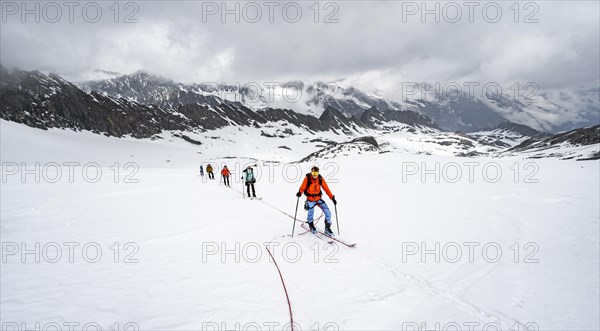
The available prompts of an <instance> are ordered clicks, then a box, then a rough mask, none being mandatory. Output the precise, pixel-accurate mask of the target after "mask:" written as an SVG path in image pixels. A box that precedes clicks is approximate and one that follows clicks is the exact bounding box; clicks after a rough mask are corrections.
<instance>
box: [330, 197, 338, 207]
mask: <svg viewBox="0 0 600 331" xmlns="http://www.w3.org/2000/svg"><path fill="white" fill-rule="evenodd" d="M331 201H333V204H334V205H337V200H336V199H335V195H334V196H332V197H331Z"/></svg>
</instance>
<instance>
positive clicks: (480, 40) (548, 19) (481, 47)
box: [0, 0, 600, 91]
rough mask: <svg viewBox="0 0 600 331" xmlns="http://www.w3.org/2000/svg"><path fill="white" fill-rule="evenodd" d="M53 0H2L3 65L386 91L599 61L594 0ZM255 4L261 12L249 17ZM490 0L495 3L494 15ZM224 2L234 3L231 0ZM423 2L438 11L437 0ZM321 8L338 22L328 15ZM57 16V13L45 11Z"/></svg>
mask: <svg viewBox="0 0 600 331" xmlns="http://www.w3.org/2000/svg"><path fill="white" fill-rule="evenodd" d="M57 3H58V4H59V6H60V8H61V11H62V16H61V17H60V18H59V19H56V18H55V17H56V8H55V7H54V5H51V6H48V5H47V6H46V7H44V5H45V4H46V3H41V4H40V12H41V17H40V23H36V22H35V16H34V14H27V15H26V16H25V22H24V23H23V22H22V21H23V17H22V15H21V14H22V9H23V8H20V7H18V6H20V5H21V1H19V2H11V1H4V0H3V1H2V23H1V24H2V25H1V29H0V30H1V31H0V36H1V62H2V64H3V65H4V66H8V67H12V66H18V67H21V68H23V69H40V70H43V71H52V72H56V73H59V74H63V75H65V76H68V77H70V78H71V79H75V80H82V79H85V78H88V77H91V76H90V73H91V72H93V71H94V70H95V69H101V70H107V71H115V72H119V73H132V72H134V71H137V70H146V71H149V72H152V73H156V74H160V75H163V76H165V77H168V78H171V79H174V80H177V81H182V82H213V81H216V82H249V81H257V82H261V81H287V80H295V79H301V80H309V81H314V80H331V79H342V78H343V79H346V81H347V82H351V83H353V84H355V85H357V86H358V87H363V88H365V87H368V88H372V89H381V90H383V91H385V90H386V89H392V88H393V87H394V86H396V84H397V83H398V82H399V81H410V82H438V81H439V82H448V81H477V82H491V81H494V82H500V83H507V82H514V81H519V82H528V81H532V82H535V83H537V84H538V85H539V86H540V87H541V88H542V89H543V88H561V87H573V86H590V85H591V86H593V85H597V84H598V79H599V73H600V69H599V60H598V59H599V58H600V52H599V40H600V36H599V30H600V28H599V22H600V18H599V5H598V3H599V2H598V1H582V2H574V1H545V2H535V3H533V4H530V5H527V6H526V5H525V3H524V2H521V3H519V5H518V6H514V2H513V1H509V2H495V3H493V4H487V2H479V3H478V5H477V6H474V7H471V8H472V10H473V11H472V15H470V9H471V8H470V7H468V6H467V5H465V2H455V3H453V4H451V5H449V4H448V3H447V2H438V3H437V4H438V5H439V8H440V10H439V11H438V13H439V14H440V23H436V22H435V16H434V14H429V15H427V16H426V17H425V21H424V22H423V20H422V17H421V13H422V11H423V10H424V9H425V8H421V7H420V6H421V5H420V4H421V2H420V1H419V2H414V3H410V2H406V1H405V2H400V1H385V2H383V1H381V2H369V1H346V2H344V1H330V2H329V4H327V3H328V2H320V3H318V4H317V5H315V2H314V1H309V2H295V3H294V4H290V5H287V7H286V9H287V11H286V12H287V15H286V16H284V13H283V12H284V10H283V6H284V5H285V4H286V2H277V1H271V3H275V5H266V4H265V3H262V2H258V3H254V4H251V5H247V2H239V4H240V10H239V13H240V22H239V23H237V22H235V17H234V15H233V14H230V15H227V16H226V17H225V19H226V20H225V22H222V17H221V9H222V8H219V6H220V5H221V3H222V2H221V1H217V2H200V1H197V2H194V1H168V2H166V1H165V2H161V1H144V2H142V1H139V2H134V3H132V4H130V5H129V6H128V7H126V6H125V3H121V6H120V8H119V12H118V15H116V11H115V9H116V8H115V7H112V8H111V6H112V5H113V3H114V2H113V1H107V2H97V3H96V4H97V5H98V6H99V7H100V8H101V9H102V16H101V17H99V19H98V21H97V22H96V23H89V22H86V21H85V20H84V16H83V13H82V12H83V6H84V4H85V2H82V3H81V4H80V5H79V6H77V7H73V15H72V19H73V20H74V22H73V23H71V22H69V16H70V15H69V7H67V6H65V5H64V3H63V2H57ZM15 4H16V6H17V7H15ZM255 4H258V7H259V8H261V11H262V16H261V17H260V18H259V19H258V22H256V23H251V22H249V21H248V20H251V19H253V18H254V17H255V16H256V7H257V6H256V5H255ZM486 4H487V5H486ZM496 4H499V7H500V8H501V10H502V13H501V16H499V17H498V16H497V14H496V11H497V7H498V6H497V5H496ZM244 5H245V6H246V7H244ZM215 6H216V7H215ZM227 6H228V8H230V9H231V8H235V7H234V6H235V2H228V3H227ZM270 6H272V7H270ZM311 6H313V7H312V9H311ZM415 6H416V7H415ZM427 6H428V7H429V9H434V11H435V6H436V3H435V2H428V3H427ZM511 6H512V7H511ZM297 7H299V8H301V9H302V16H301V17H300V18H299V21H298V22H296V23H292V22H288V21H292V20H294V19H295V16H296V10H297ZM317 7H319V13H318V16H317V17H316V19H317V21H318V22H317V23H315V15H316V10H315V9H316V8H317ZM484 7H485V8H486V11H484V9H483V8H484ZM517 7H519V9H518V15H517ZM86 8H87V16H86V18H87V19H88V20H94V18H95V16H96V13H95V11H96V5H88V6H87V7H86ZM244 8H246V10H244ZM270 8H273V15H272V19H273V21H274V22H270V19H269V16H270V15H269V10H270ZM457 8H460V10H461V11H462V16H460V17H457ZM29 9H35V7H34V4H31V3H30V4H29ZM134 11H136V12H135V13H134V14H133V16H131V17H130V19H136V20H137V21H138V22H137V23H123V21H125V20H126V18H127V15H128V14H130V13H132V12H134ZM215 11H216V13H215V14H212V15H211V13H213V12H215ZM244 14H246V15H244ZM115 16H116V18H117V20H118V21H119V23H115V22H114V20H115ZM469 16H471V17H469ZM327 18H329V20H337V21H338V22H337V23H336V22H331V23H325V20H326V19H327ZM470 19H472V20H473V21H474V22H473V23H471V22H470ZM515 19H516V20H518V23H515ZM53 20H57V21H58V22H57V23H50V22H49V21H53ZM494 20H497V22H495V23H493V22H491V21H494ZM535 20H537V21H538V22H537V23H535ZM451 21H457V22H456V23H452V22H451ZM488 21H490V22H488ZM525 21H529V22H530V23H526V22H525Z"/></svg>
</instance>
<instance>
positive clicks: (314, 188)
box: [300, 174, 333, 201]
mask: <svg viewBox="0 0 600 331" xmlns="http://www.w3.org/2000/svg"><path fill="white" fill-rule="evenodd" d="M308 176H311V177H310V186H308V177H307V176H304V181H303V182H302V185H301V186H300V193H305V194H306V199H307V200H308V201H319V200H320V199H321V195H322V193H321V186H323V189H324V190H325V193H327V196H329V199H331V198H333V194H332V193H331V191H330V190H329V186H327V182H325V178H323V177H321V175H319V177H321V185H319V177H317V178H316V179H315V178H312V175H310V174H309V175H308ZM307 186H308V187H307Z"/></svg>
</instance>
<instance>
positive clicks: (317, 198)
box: [296, 166, 337, 236]
mask: <svg viewBox="0 0 600 331" xmlns="http://www.w3.org/2000/svg"><path fill="white" fill-rule="evenodd" d="M321 187H323V189H324V190H325V193H327V196H329V198H330V199H331V201H333V204H334V205H337V201H336V200H335V195H333V194H332V193H331V190H329V186H328V185H327V182H325V179H324V178H323V177H322V176H321V175H320V174H319V167H316V166H315V167H312V169H311V172H310V173H308V174H306V177H304V181H303V182H302V185H301V186H300V190H298V193H296V196H297V197H300V196H302V193H304V194H305V195H306V202H305V203H304V208H305V209H307V208H308V216H307V221H308V226H309V227H310V231H311V232H312V233H316V232H317V229H316V228H315V225H314V224H313V216H314V208H315V207H316V206H319V208H321V210H323V213H325V234H326V235H328V236H333V231H331V211H330V210H329V207H328V206H327V203H325V201H324V200H323V199H322V198H321V197H322V196H323V193H322V192H321Z"/></svg>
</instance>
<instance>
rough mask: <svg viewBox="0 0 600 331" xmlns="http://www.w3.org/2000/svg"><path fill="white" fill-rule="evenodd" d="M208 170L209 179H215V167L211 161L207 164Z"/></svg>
mask: <svg viewBox="0 0 600 331" xmlns="http://www.w3.org/2000/svg"><path fill="white" fill-rule="evenodd" d="M206 172H208V179H215V174H214V173H213V167H212V166H211V165H210V163H209V164H208V165H207V166H206Z"/></svg>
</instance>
